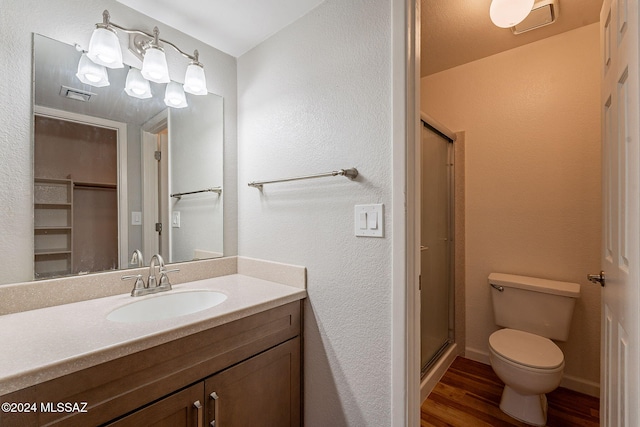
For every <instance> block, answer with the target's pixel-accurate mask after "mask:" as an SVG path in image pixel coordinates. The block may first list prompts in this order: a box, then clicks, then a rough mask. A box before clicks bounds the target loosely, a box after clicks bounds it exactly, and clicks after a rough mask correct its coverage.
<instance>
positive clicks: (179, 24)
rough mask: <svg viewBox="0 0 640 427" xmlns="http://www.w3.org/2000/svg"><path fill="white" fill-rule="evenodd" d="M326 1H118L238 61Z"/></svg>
mask: <svg viewBox="0 0 640 427" xmlns="http://www.w3.org/2000/svg"><path fill="white" fill-rule="evenodd" d="M323 1H324V0H189V1H176V0H118V2H120V3H122V4H124V5H126V6H129V7H130V8H132V9H135V10H137V11H139V12H141V13H144V14H145V15H147V16H150V17H152V18H154V19H156V20H158V21H160V22H163V23H165V24H167V25H169V26H171V27H173V28H176V29H178V30H180V31H182V32H183V33H185V34H188V35H190V36H192V37H194V38H196V39H198V40H201V41H203V42H204V43H206V44H208V45H210V46H213V47H215V48H216V49H219V50H221V51H223V52H225V53H228V54H229V55H232V56H235V57H238V56H241V55H242V54H244V53H246V52H247V51H249V50H251V48H253V47H255V46H257V45H258V44H260V43H261V42H263V41H264V40H266V39H267V38H269V37H270V36H271V35H273V34H275V33H277V32H278V31H280V30H281V29H282V28H284V27H286V26H287V25H289V24H291V23H292V22H294V21H296V20H297V19H298V18H300V17H301V16H303V15H305V14H307V13H308V12H309V11H310V10H312V9H314V8H315V7H316V6H318V5H319V4H320V3H322V2H323Z"/></svg>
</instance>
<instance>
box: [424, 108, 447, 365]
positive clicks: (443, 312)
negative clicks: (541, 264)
mask: <svg viewBox="0 0 640 427" xmlns="http://www.w3.org/2000/svg"><path fill="white" fill-rule="evenodd" d="M430 122H432V123H433V121H432V120H430V119H429V118H428V116H425V115H423V118H422V125H423V126H422V142H421V150H422V154H421V167H420V169H421V171H420V175H421V177H420V180H421V200H420V202H421V219H420V222H421V236H420V244H421V246H420V264H421V265H420V268H421V274H420V311H421V315H420V317H421V320H420V334H421V368H422V375H423V376H424V375H425V373H427V372H428V371H429V368H430V367H431V366H432V365H433V364H434V363H435V362H436V361H437V360H438V359H439V357H440V356H441V355H442V354H443V353H444V352H445V351H446V350H447V348H448V347H449V345H451V344H452V343H453V342H454V338H455V337H454V333H455V331H454V325H455V313H454V274H453V271H454V270H453V268H454V265H453V254H454V246H453V235H454V233H453V225H454V220H453V176H454V174H453V158H454V155H453V154H454V152H453V141H454V138H455V135H453V134H451V133H450V132H444V133H443V132H442V131H440V130H438V129H436V127H438V126H437V125H436V126H434V125H433V124H432V123H430ZM440 128H441V127H440ZM447 134H449V135H447Z"/></svg>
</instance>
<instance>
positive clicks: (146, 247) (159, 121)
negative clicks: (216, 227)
mask: <svg viewBox="0 0 640 427" xmlns="http://www.w3.org/2000/svg"><path fill="white" fill-rule="evenodd" d="M168 128H169V112H168V108H167V109H164V110H162V111H161V112H159V113H158V114H156V115H155V116H154V117H152V118H151V119H149V120H148V121H147V122H146V123H144V124H143V125H142V129H141V141H142V143H141V144H140V150H141V153H140V154H141V159H142V253H143V254H146V255H145V256H146V257H147V258H149V257H151V255H153V254H156V253H160V246H162V247H166V248H167V253H166V254H163V257H164V259H165V262H170V260H171V253H170V252H171V250H170V249H171V244H170V239H169V235H170V232H171V229H170V228H169V220H168V218H169V202H168V200H166V199H161V200H160V201H159V200H158V197H159V188H160V186H161V183H160V182H158V161H157V160H156V159H155V157H154V152H155V151H156V150H157V134H158V133H159V132H161V131H163V130H164V129H168ZM164 148H165V147H163V150H164ZM165 154H167V156H168V154H169V149H168V142H167V147H166V153H165ZM167 156H164V159H162V160H161V162H163V166H161V168H162V171H163V173H162V179H163V181H166V182H164V186H166V187H167V188H168V182H169V178H168V171H167V169H168V159H167ZM166 197H168V193H167V195H166ZM159 206H162V211H163V212H162V213H161V214H160V217H161V218H164V219H163V221H162V222H163V224H162V227H163V231H165V233H163V235H162V244H161V245H160V244H159V240H158V234H157V232H156V231H155V227H153V226H150V225H152V224H155V223H156V222H157V221H158V214H159V212H158V210H159V209H160V208H159Z"/></svg>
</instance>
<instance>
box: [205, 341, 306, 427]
mask: <svg viewBox="0 0 640 427" xmlns="http://www.w3.org/2000/svg"><path fill="white" fill-rule="evenodd" d="M205 393H206V399H207V406H206V408H207V424H206V425H214V424H213V423H214V422H215V425H216V426H217V425H219V426H224V427H246V426H256V427H298V426H300V425H301V420H300V414H301V412H300V339H299V338H294V339H292V340H289V341H287V342H285V343H283V344H280V345H278V346H276V347H274V348H272V349H271V350H267V351H265V352H264V353H261V354H259V355H257V356H254V357H252V358H251V359H249V360H246V361H244V362H242V363H240V364H238V365H236V366H233V367H231V368H229V369H227V370H224V371H222V372H221V373H219V374H217V375H214V376H213V377H210V378H209V379H207V380H206V381H205Z"/></svg>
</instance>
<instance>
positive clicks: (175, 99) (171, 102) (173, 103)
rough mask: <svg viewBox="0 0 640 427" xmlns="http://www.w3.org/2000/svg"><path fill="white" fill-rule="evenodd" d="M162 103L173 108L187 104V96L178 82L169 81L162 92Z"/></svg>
mask: <svg viewBox="0 0 640 427" xmlns="http://www.w3.org/2000/svg"><path fill="white" fill-rule="evenodd" d="M164 103H165V104H167V105H168V106H169V107H173V108H184V107H186V106H187V105H188V104H187V97H186V96H185V94H184V90H183V88H182V86H181V85H180V83H176V82H169V83H168V84H167V89H166V90H165V92H164Z"/></svg>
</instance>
